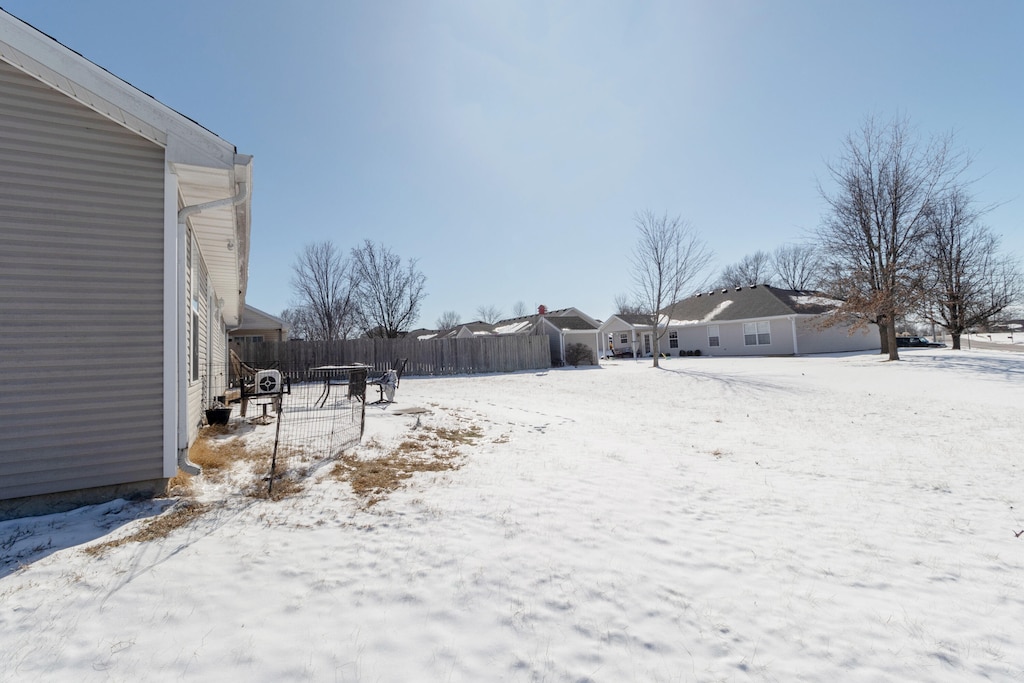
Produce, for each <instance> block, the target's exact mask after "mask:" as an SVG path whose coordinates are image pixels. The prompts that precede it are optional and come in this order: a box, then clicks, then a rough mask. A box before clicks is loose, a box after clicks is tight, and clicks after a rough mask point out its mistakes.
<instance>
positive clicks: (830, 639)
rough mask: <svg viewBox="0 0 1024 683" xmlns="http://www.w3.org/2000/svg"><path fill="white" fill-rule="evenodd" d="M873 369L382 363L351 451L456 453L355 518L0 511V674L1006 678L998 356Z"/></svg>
mask: <svg viewBox="0 0 1024 683" xmlns="http://www.w3.org/2000/svg"><path fill="white" fill-rule="evenodd" d="M901 355H902V356H903V358H904V360H902V361H900V362H899V363H888V362H884V361H883V359H882V357H880V356H878V355H859V354H849V355H839V356H824V357H800V358H740V359H726V358H706V357H705V358H674V359H668V360H667V361H665V363H664V366H663V368H662V369H660V370H658V369H653V368H651V367H650V361H649V360H647V361H640V362H634V361H611V362H607V363H605V364H603V365H602V366H601V367H600V368H579V369H572V368H567V369H564V370H552V371H549V372H537V373H517V374H509V375H488V376H473V377H458V378H438V379H430V378H414V377H408V378H405V379H404V380H403V381H402V384H401V387H400V388H399V391H398V394H397V396H396V398H397V399H398V403H396V404H394V405H392V406H390V407H389V408H387V409H386V410H382V409H380V408H376V409H370V410H369V411H368V416H367V433H366V436H365V438H364V440H363V445H362V446H361V447H360V448H359V449H358V450H357V452H356V453H357V455H359V456H360V457H362V458H364V459H366V458H373V457H378V456H380V455H382V454H384V453H386V452H388V451H389V450H391V449H394V448H397V447H398V446H400V445H401V444H402V443H403V442H407V441H408V440H409V439H410V438H413V437H415V435H417V434H418V433H425V432H427V431H429V430H434V433H441V430H449V431H450V432H451V433H458V434H472V435H475V436H472V437H467V438H466V439H465V441H466V443H460V444H459V445H458V446H457V452H458V454H457V456H456V460H457V463H458V464H459V465H461V466H460V467H458V469H440V470H439V471H435V472H419V473H416V474H414V475H413V476H412V477H410V478H409V479H406V480H405V482H404V487H403V488H400V489H398V490H395V491H393V492H391V493H390V495H387V496H386V497H385V498H384V499H383V500H381V501H380V502H378V503H377V504H375V505H370V506H368V505H366V500H365V498H362V497H361V496H359V495H357V494H356V493H355V492H354V491H353V489H352V487H351V486H350V485H349V483H348V482H346V481H341V480H339V479H337V478H335V477H332V476H330V472H331V470H332V463H327V464H324V465H322V466H317V464H316V463H306V471H307V474H308V478H307V480H306V482H305V488H304V489H303V490H302V491H300V492H298V493H296V494H294V495H291V496H288V497H286V498H284V499H282V500H277V501H272V500H267V499H257V498H252V497H248V496H245V495H242V493H241V492H239V491H237V490H234V489H233V488H232V486H231V485H230V484H229V485H224V484H221V485H219V486H216V487H214V486H208V487H206V488H205V489H204V488H202V487H200V489H199V490H198V492H197V493H198V495H199V496H200V497H201V498H203V499H205V500H209V501H214V502H215V505H214V507H213V508H212V509H211V510H210V511H209V512H207V513H206V514H204V515H202V516H200V517H198V518H196V519H194V520H193V521H192V522H191V523H190V524H188V525H187V526H185V527H183V528H181V529H179V530H177V531H174V532H172V533H170V534H169V535H166V536H164V537H161V538H157V539H156V540H152V541H149V542H144V543H125V544H123V545H120V546H117V547H113V548H111V549H109V550H108V551H107V552H106V553H104V554H101V555H100V556H99V557H93V556H91V555H88V554H87V553H86V552H85V549H86V548H88V547H90V546H95V545H96V544H99V543H102V542H104V541H109V540H111V539H116V538H118V537H121V536H125V535H127V534H129V533H131V532H132V531H133V530H136V529H137V528H139V527H140V526H141V525H144V524H146V523H148V522H149V521H150V520H151V519H153V517H154V515H157V514H160V513H161V511H162V510H165V509H167V508H168V507H169V506H171V505H172V503H173V501H171V500H162V501H153V502H148V503H125V502H115V503H111V504H107V505H101V506H95V507H91V508H83V509H80V510H76V511H74V512H70V513H66V514H61V515H52V516H48V517H38V518H31V519H25V520H14V521H9V522H3V523H0V548H2V552H3V556H2V557H3V564H2V565H0V637H2V647H0V672H2V674H0V678H3V679H4V680H12V681H30V680H31V681H39V680H45V681H53V680H57V681H62V680H63V681H109V680H113V681H128V680H130V681H145V680H155V681H163V680H178V679H190V680H246V681H281V680H311V681H498V680H501V681H614V682H618V681H716V680H725V681H795V680H808V681H810V680H813V681H822V680H841V681H922V680H930V681H937V680H958V681H959V680H1000V681H1005V680H1021V679H1024V638H1021V637H1020V636H1021V624H1022V623H1024V585H1022V582H1024V534H1021V535H1020V537H1018V536H1017V535H1016V533H1017V532H1021V531H1024V427H1022V420H1021V415H1022V411H1024V363H1022V362H1021V358H1020V356H1019V354H1013V353H1005V352H999V351H977V350H973V351H966V350H965V351H961V352H954V351H952V350H949V349H913V350H906V352H905V353H904V352H903V350H901ZM415 409H423V410H425V411H426V412H417V411H416V410H415ZM286 416H287V412H286ZM272 431H273V426H267V427H257V428H255V429H253V430H243V431H242V432H240V433H241V436H239V437H237V438H244V439H247V440H250V441H251V443H252V444H254V445H255V444H256V443H257V442H261V441H262V442H265V441H266V439H268V438H270V435H271V434H272ZM292 457H293V458H294V457H295V456H292ZM286 460H287V459H286ZM285 465H286V466H289V463H287V462H286V463H285ZM291 465H294V463H291ZM171 509H173V507H172V508H171ZM162 514H163V515H166V514H168V512H163V513H162Z"/></svg>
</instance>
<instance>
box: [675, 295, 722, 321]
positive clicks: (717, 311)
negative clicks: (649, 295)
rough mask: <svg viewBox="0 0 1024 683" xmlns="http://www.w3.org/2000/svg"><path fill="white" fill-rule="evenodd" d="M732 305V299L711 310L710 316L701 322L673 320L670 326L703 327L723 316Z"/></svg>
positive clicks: (706, 316)
mask: <svg viewBox="0 0 1024 683" xmlns="http://www.w3.org/2000/svg"><path fill="white" fill-rule="evenodd" d="M731 305H732V299H726V300H725V301H722V302H721V303H719V304H718V305H717V306H715V307H714V308H713V309H711V311H709V312H708V314H707V315H705V316H704V317H703V318H702V319H700V320H671V321H669V324H670V325H702V324H704V323H707V322H710V321H712V320H714V319H715V318H717V317H718V316H719V315H721V313H722V311H724V310H725V309H727V308H729V306H731ZM664 317H665V316H662V319H664Z"/></svg>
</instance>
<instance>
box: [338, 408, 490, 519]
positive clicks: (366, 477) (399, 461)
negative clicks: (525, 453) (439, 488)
mask: <svg viewBox="0 0 1024 683" xmlns="http://www.w3.org/2000/svg"><path fill="white" fill-rule="evenodd" d="M482 436H483V431H481V430H480V428H479V427H476V426H470V427H469V428H467V429H448V428H445V427H423V428H421V429H419V430H417V432H416V433H415V434H413V435H410V436H409V437H408V438H406V439H404V440H403V441H401V442H400V443H399V444H398V445H397V446H395V447H394V448H392V449H391V450H390V451H389V452H386V453H384V454H383V455H381V456H380V457H376V458H366V459H364V458H360V457H358V456H357V455H355V454H352V453H344V454H342V455H341V457H340V458H339V461H338V462H337V463H336V464H335V466H334V468H333V469H332V470H331V476H332V477H334V478H335V479H339V480H341V481H347V482H349V484H350V485H351V486H352V491H353V492H354V493H355V494H356V495H358V496H360V497H361V498H362V499H363V507H365V508H369V507H371V506H373V505H376V504H377V503H379V502H380V501H382V500H384V499H385V498H387V496H388V494H390V493H391V492H392V491H394V490H396V489H398V488H400V487H401V486H403V484H404V482H405V481H406V480H407V479H409V478H411V477H412V476H413V475H414V474H416V473H417V472H445V471H450V470H457V469H459V467H461V466H462V463H461V461H460V455H461V454H460V453H459V451H458V446H462V445H469V444H472V443H474V441H475V440H476V439H478V438H480V437H482ZM371 443H372V445H373V446H374V449H375V450H383V449H382V447H381V446H380V444H379V443H377V442H368V443H367V445H368V446H370V445H371Z"/></svg>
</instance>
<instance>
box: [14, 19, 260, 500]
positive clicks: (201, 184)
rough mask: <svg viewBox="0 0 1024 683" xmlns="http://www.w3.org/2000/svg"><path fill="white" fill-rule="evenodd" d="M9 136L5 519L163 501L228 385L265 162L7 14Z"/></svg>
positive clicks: (191, 468) (185, 466) (185, 465)
mask: <svg viewBox="0 0 1024 683" xmlns="http://www.w3.org/2000/svg"><path fill="white" fill-rule="evenodd" d="M171 57H172V55H169V57H168V58H171ZM0 128H2V130H3V133H2V135H0V177H2V179H3V180H2V182H0V321H2V325H3V328H2V329H3V332H2V334H3V350H2V351H0V373H2V376H3V382H2V383H0V518H4V517H10V516H18V515H26V514H37V513H40V512H48V511H54V510H58V509H66V508H68V507H71V506H74V505H81V504H85V503H91V502H98V501H102V500H109V499H112V498H115V497H120V496H131V495H148V494H152V493H154V492H159V491H162V490H163V488H164V486H165V484H166V481H167V479H168V478H169V477H172V476H173V475H174V474H176V473H177V471H178V468H179V465H180V466H182V467H184V468H187V469H188V470H189V471H196V470H195V469H193V467H194V466H192V465H191V464H190V463H189V462H188V459H187V458H188V448H189V446H190V444H191V443H192V441H193V440H194V439H195V437H196V435H197V433H198V429H199V425H200V423H201V422H202V420H203V408H204V407H206V406H205V405H204V404H205V403H206V402H208V401H209V400H210V399H211V397H213V396H216V395H217V394H218V393H221V392H223V390H224V383H225V382H226V379H227V356H228V354H227V330H228V329H229V328H233V327H235V326H236V325H238V323H239V320H240V318H241V315H242V307H243V305H244V301H245V291H246V273H247V268H248V263H247V262H248V254H249V226H250V219H249V214H250V210H251V201H250V188H251V187H252V177H251V176H252V165H251V161H252V159H251V157H249V156H247V155H243V154H239V153H238V152H237V150H236V149H235V147H234V146H233V145H231V144H230V143H228V142H226V141H224V140H222V139H221V138H219V137H217V136H216V135H214V134H213V133H211V132H210V131H208V130H206V129H205V128H203V127H202V126H200V125H199V124H197V123H196V122H194V121H192V120H191V119H189V118H187V117H186V116H183V115H181V114H179V113H178V112H176V111H174V110H172V109H170V108H168V107H167V106H165V105H163V104H161V103H160V102H158V101H156V100H155V99H153V98H152V97H150V96H149V95H147V94H145V93H143V92H140V91H139V90H137V89H136V88H134V87H132V86H131V85H129V84H128V83H125V82H124V81H122V80H120V79H119V78H117V77H116V76H114V75H112V74H111V73H109V72H107V71H105V70H104V69H102V68H100V67H98V66H96V65H95V64H93V63H92V62H90V61H88V60H87V59H85V58H84V57H82V56H81V55H79V54H78V53H76V52H74V51H72V50H69V49H68V48H66V47H64V46H63V45H61V44H59V43H57V42H56V41H54V40H53V39H51V38H49V37H48V36H46V35H44V34H43V33H40V32H39V31H37V30H36V29H34V28H33V27H31V26H29V25H28V24H25V23H23V22H21V21H19V20H18V19H16V18H14V17H12V16H11V15H9V14H7V13H5V12H3V11H0Z"/></svg>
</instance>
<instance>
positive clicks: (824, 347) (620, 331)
mask: <svg viewBox="0 0 1024 683" xmlns="http://www.w3.org/2000/svg"><path fill="white" fill-rule="evenodd" d="M840 303H841V302H839V301H836V300H835V299H830V298H828V297H827V296H825V295H823V294H821V293H819V292H806V291H799V290H789V289H779V288H776V287H770V286H768V285H751V286H749V287H734V288H727V289H717V290H712V291H709V292H702V293H700V294H697V295H695V296H692V297H689V298H687V299H683V300H682V301H679V302H678V303H677V304H676V305H675V306H674V307H673V309H672V314H671V319H668V318H667V317H666V315H665V313H666V312H667V311H663V312H662V313H663V315H662V316H661V323H660V324H661V325H667V329H666V331H665V334H664V336H663V337H662V338H661V340H660V342H659V343H656V342H655V341H654V334H653V330H652V328H651V325H650V322H649V319H646V318H645V317H643V316H623V315H613V316H611V317H610V318H609V319H608V320H606V321H605V323H604V325H602V327H601V332H602V334H603V335H607V338H608V339H609V347H610V348H611V349H612V350H613V351H614V352H616V353H619V352H620V351H621V350H625V349H635V350H636V353H637V355H639V356H650V355H652V353H653V352H654V348H655V346H657V350H658V351H659V352H661V353H663V354H667V355H670V356H676V355H681V352H682V353H683V354H685V353H686V352H687V351H690V352H694V351H700V352H701V354H702V355H717V356H751V355H758V356H763V355H796V354H808V353H837V352H841V351H865V350H874V349H878V348H879V337H878V328H877V327H876V326H875V325H871V324H866V325H864V326H862V327H856V328H855V327H853V326H852V325H851V321H848V320H841V321H839V322H835V321H831V320H829V318H830V316H833V315H836V310H837V308H838V306H839V305H840ZM827 323H834V324H827Z"/></svg>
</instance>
